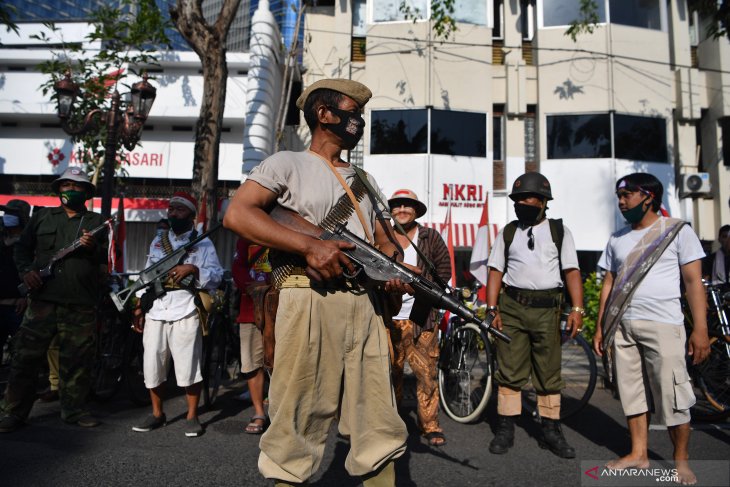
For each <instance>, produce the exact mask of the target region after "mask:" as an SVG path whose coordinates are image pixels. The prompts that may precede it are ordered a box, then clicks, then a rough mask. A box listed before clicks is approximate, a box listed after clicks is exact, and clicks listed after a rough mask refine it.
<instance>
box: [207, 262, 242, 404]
mask: <svg viewBox="0 0 730 487" xmlns="http://www.w3.org/2000/svg"><path fill="white" fill-rule="evenodd" d="M232 293H233V279H232V277H231V274H230V272H229V271H226V272H225V274H224V276H223V282H222V284H221V287H220V288H219V289H217V290H216V292H215V293H213V298H214V301H213V309H212V311H211V313H210V314H209V316H208V335H207V336H206V337H204V338H203V370H202V373H203V403H204V404H205V406H206V407H208V408H210V407H212V406H213V404H214V403H215V401H216V399H217V398H218V393H219V390H220V386H221V385H222V383H223V381H224V380H225V379H227V378H232V377H235V376H236V375H237V374H238V371H240V363H241V358H240V348H239V345H238V344H239V340H238V337H237V336H236V334H235V332H234V328H233V319H232V312H231V295H232Z"/></svg>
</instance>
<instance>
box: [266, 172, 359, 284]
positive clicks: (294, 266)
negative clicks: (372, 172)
mask: <svg viewBox="0 0 730 487" xmlns="http://www.w3.org/2000/svg"><path fill="white" fill-rule="evenodd" d="M353 167H354V166H353ZM350 189H351V190H352V193H353V195H354V197H355V201H358V202H359V201H362V199H363V198H364V197H365V194H366V193H367V189H366V188H365V186H364V185H363V184H362V179H361V178H355V179H354V180H353V181H352V185H351V186H350ZM354 210H355V207H354V204H353V202H352V200H351V199H350V197H349V196H348V195H347V194H343V195H342V196H341V197H340V199H339V200H337V203H335V205H334V206H333V207H332V208H331V209H330V211H329V212H328V213H327V215H326V216H325V217H324V219H323V220H322V222H321V223H320V224H319V227H321V228H323V229H324V230H329V231H333V230H334V229H335V228H336V227H337V225H339V224H345V223H347V220H349V219H350V216H351V215H352V212H353V211H354ZM269 262H270V264H271V284H272V286H273V287H274V288H276V289H281V286H282V284H283V283H284V281H285V280H286V278H287V277H289V276H291V275H292V274H303V273H304V269H306V268H307V262H306V260H304V258H303V257H301V256H298V255H295V254H290V253H287V252H281V251H277V250H275V249H272V250H271V251H270V252H269Z"/></svg>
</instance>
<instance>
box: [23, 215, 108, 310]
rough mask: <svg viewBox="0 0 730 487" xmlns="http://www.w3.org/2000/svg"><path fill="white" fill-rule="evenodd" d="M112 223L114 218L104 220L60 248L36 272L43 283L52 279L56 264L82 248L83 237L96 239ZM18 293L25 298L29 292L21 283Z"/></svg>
mask: <svg viewBox="0 0 730 487" xmlns="http://www.w3.org/2000/svg"><path fill="white" fill-rule="evenodd" d="M113 221H114V218H109V219H107V220H105V221H104V223H102V224H101V225H99V226H98V227H96V228H93V229H91V230H89V233H85V234H84V235H82V236H81V237H79V238H77V239H76V240H74V241H73V242H71V243H70V244H68V245H67V246H65V247H64V248H62V249H61V250H59V251H58V252H56V253H55V254H53V256H52V257H51V260H49V261H48V264H46V265H45V266H44V267H43V268H41V269H40V270H39V271H38V274H40V276H41V279H43V282H45V281H48V280H49V279H51V278H52V277H53V268H54V267H55V265H56V264H58V262H59V261H61V260H63V259H65V258H66V257H68V256H69V255H71V254H72V253H73V252H74V251H75V250H76V249H78V248H79V247H82V244H81V239H82V238H84V236H86V235H91V236H94V237H96V236H97V235H98V234H100V233H101V232H102V231H104V230H105V229H106V228H107V227H108V226H109V225H111V224H112V222H113ZM18 292H19V293H20V295H21V296H26V295H27V294H28V293H29V292H30V290H29V289H28V286H26V285H25V283H24V282H23V283H20V285H19V286H18Z"/></svg>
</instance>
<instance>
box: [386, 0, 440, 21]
mask: <svg viewBox="0 0 730 487" xmlns="http://www.w3.org/2000/svg"><path fill="white" fill-rule="evenodd" d="M372 5H373V7H372V9H373V22H397V21H404V20H407V19H406V14H405V12H404V11H403V10H404V9H402V8H401V5H403V6H404V7H405V8H406V9H408V12H410V13H411V15H414V16H416V17H417V18H418V19H425V18H428V15H429V3H428V2H427V1H426V0H404V2H402V3H401V2H400V1H394V0H374V1H373V2H372Z"/></svg>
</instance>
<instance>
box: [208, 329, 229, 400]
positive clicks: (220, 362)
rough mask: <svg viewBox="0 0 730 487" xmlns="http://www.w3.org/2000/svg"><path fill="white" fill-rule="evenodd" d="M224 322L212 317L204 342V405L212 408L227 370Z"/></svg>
mask: <svg viewBox="0 0 730 487" xmlns="http://www.w3.org/2000/svg"><path fill="white" fill-rule="evenodd" d="M226 338H227V337H226V333H225V330H224V329H223V321H222V320H220V319H219V317H218V316H217V315H212V316H211V317H210V323H209V332H208V336H207V337H205V340H204V341H203V344H204V347H203V348H204V353H203V356H204V357H205V358H204V360H203V371H202V372H203V403H204V404H205V405H206V407H208V408H210V407H212V406H213V404H214V403H215V400H216V399H217V398H218V390H219V389H220V386H221V382H222V381H223V376H224V374H226V373H227V370H226V366H227V364H226V356H227V353H228V349H227V343H226V342H227V339H226Z"/></svg>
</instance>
